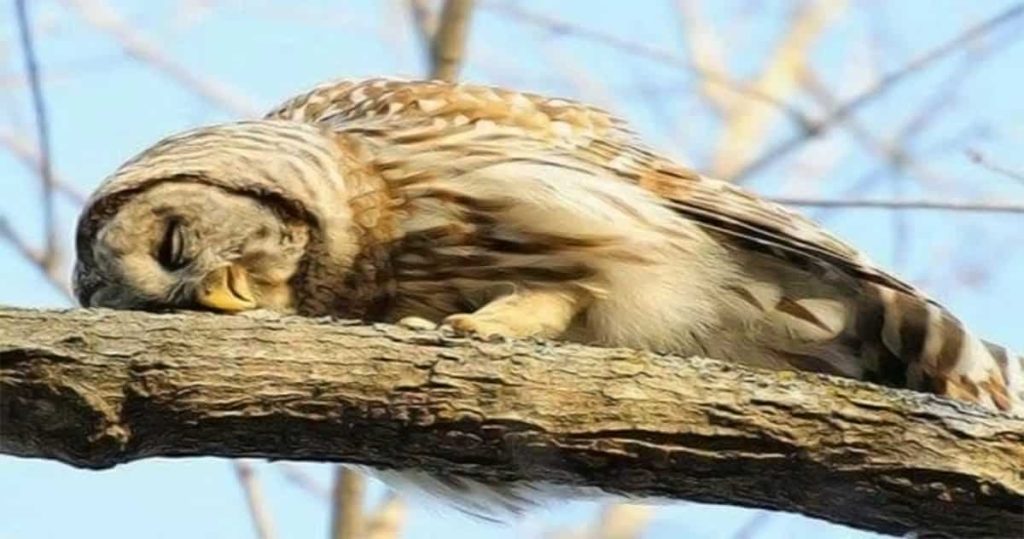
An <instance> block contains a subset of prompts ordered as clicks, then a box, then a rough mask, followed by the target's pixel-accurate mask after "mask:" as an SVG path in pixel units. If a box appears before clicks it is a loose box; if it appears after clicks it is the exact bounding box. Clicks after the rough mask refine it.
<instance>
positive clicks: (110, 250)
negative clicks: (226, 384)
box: [80, 182, 309, 312]
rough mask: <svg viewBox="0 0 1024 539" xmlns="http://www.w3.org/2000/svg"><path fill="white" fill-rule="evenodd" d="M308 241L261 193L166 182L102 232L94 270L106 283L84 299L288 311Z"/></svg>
mask: <svg viewBox="0 0 1024 539" xmlns="http://www.w3.org/2000/svg"><path fill="white" fill-rule="evenodd" d="M308 238H309V231H308V228H307V226H306V225H305V224H300V223H296V222H293V221H290V220H285V219H282V218H281V217H280V215H279V214H278V213H277V212H275V211H274V208H273V207H270V206H268V205H267V203H265V202H264V201H262V200H260V199H257V198H255V197H250V196H246V195H241V194H236V193H232V192H228V191H225V190H222V189H219V188H216V187H212V186H208V185H203V184H199V183H186V182H165V183H161V184H158V185H156V186H154V187H151V188H149V189H148V190H146V191H143V192H141V193H139V194H137V195H136V196H135V197H134V198H132V199H131V200H129V201H128V202H126V203H125V204H124V205H123V206H121V207H120V208H119V210H118V212H117V213H116V214H115V215H114V216H113V217H111V218H110V220H109V221H108V222H107V223H105V224H104V225H103V226H102V227H101V228H100V229H99V231H98V232H97V234H96V237H95V238H93V240H92V248H93V249H92V251H93V260H94V262H95V266H96V267H95V268H90V270H91V271H93V272H99V273H100V277H101V278H102V282H103V284H102V285H101V286H100V287H99V288H98V289H96V290H95V291H93V292H92V293H91V294H90V295H89V296H88V297H81V298H80V300H81V301H82V303H83V304H84V305H86V306H96V307H113V308H157V309H160V308H203V309H210V310H215V311H222V312H237V311H244V310H250V309H261V308H262V309H272V310H277V311H284V312H288V311H290V310H292V308H293V301H292V291H291V286H290V284H289V282H290V280H291V279H292V277H294V276H295V274H296V272H297V271H298V268H299V263H300V260H301V258H302V256H303V254H304V253H305V248H306V245H307V243H308ZM80 263H81V262H80Z"/></svg>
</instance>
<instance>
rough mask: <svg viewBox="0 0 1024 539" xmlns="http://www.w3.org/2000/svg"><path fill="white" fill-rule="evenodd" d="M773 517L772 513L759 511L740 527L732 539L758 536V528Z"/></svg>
mask: <svg viewBox="0 0 1024 539" xmlns="http://www.w3.org/2000/svg"><path fill="white" fill-rule="evenodd" d="M771 518H772V513H770V512H768V511H758V512H757V514H755V515H754V516H752V517H750V520H748V521H747V522H746V523H745V524H743V526H742V527H740V529H738V530H736V533H734V534H733V536H732V538H731V539H754V538H755V537H756V536H757V532H758V530H760V529H761V528H762V527H764V523H765V522H768V521H769V520H771Z"/></svg>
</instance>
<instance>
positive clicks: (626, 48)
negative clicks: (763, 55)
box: [478, 0, 812, 126]
mask: <svg viewBox="0 0 1024 539" xmlns="http://www.w3.org/2000/svg"><path fill="white" fill-rule="evenodd" d="M478 1H479V2H480V5H481V7H484V8H486V9H489V10H491V11H494V12H497V13H501V14H504V15H506V16H508V17H510V18H514V19H516V20H519V21H522V22H524V23H527V24H532V25H534V26H538V27H540V28H544V29H546V30H548V31H549V32H551V33H552V34H555V35H571V36H573V37H576V38H579V39H585V40H588V41H592V42H595V43H600V44H602V45H604V46H607V47H611V48H613V49H616V50H619V51H622V52H625V53H628V54H632V55H634V56H638V57H641V58H646V59H648V60H651V61H654V62H658V63H661V64H664V65H667V66H672V67H676V68H679V69H682V70H685V71H687V72H690V73H692V74H694V75H696V76H698V77H701V78H703V79H706V80H707V81H709V82H712V83H714V84H719V85H721V86H722V87H723V88H726V89H728V90H729V91H732V92H736V93H737V94H740V95H742V96H745V97H747V98H749V99H755V100H758V101H762V102H764V103H768V104H770V105H772V106H774V107H776V108H778V109H779V111H781V112H783V113H784V114H786V115H787V116H788V117H789V118H790V119H791V120H792V121H793V122H794V123H796V124H798V125H800V126H809V125H811V122H812V120H811V119H810V118H808V117H807V116H806V115H805V114H804V113H803V112H801V111H800V110H798V109H796V108H795V107H793V106H792V105H790V104H788V103H784V102H782V101H779V100H778V99H776V98H775V97H774V96H771V95H767V94H764V93H762V92H759V91H758V90H757V89H756V88H753V87H751V85H749V84H747V83H744V82H743V81H737V80H735V79H731V78H729V77H728V75H727V74H725V73H719V72H717V71H713V70H711V71H709V70H705V69H704V68H703V67H701V66H700V65H698V64H695V63H693V62H691V61H690V60H688V59H687V58H685V57H682V56H679V55H677V54H675V53H673V52H671V51H667V50H664V49H660V48H658V47H653V46H651V45H647V44H645V43H641V42H638V41H631V40H629V39H625V38H621V37H619V36H616V35H614V34H607V33H605V32H601V31H598V30H593V29H590V28H586V27H583V26H580V25H577V24H574V23H572V22H569V21H565V20H562V19H558V18H556V17H550V16H547V15H543V14H541V13H537V12H533V11H528V10H526V9H523V8H521V7H519V6H518V5H516V4H513V3H507V2H495V1H493V0H478Z"/></svg>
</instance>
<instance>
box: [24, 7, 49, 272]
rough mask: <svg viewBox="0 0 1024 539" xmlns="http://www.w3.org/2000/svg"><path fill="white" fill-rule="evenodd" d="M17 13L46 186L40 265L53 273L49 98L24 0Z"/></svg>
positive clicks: (40, 177)
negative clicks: (47, 104)
mask: <svg viewBox="0 0 1024 539" xmlns="http://www.w3.org/2000/svg"><path fill="white" fill-rule="evenodd" d="M14 5H15V11H16V12H17V18H18V36H19V37H20V39H21V51H22V56H23V57H24V60H25V73H26V75H27V77H28V80H29V88H30V89H31V92H32V112H33V114H34V115H35V124H36V144H37V147H38V148H39V152H38V153H39V156H40V158H39V163H38V164H39V169H38V171H39V179H40V180H41V182H42V185H43V189H42V191H43V200H42V208H43V227H44V231H45V232H44V234H45V239H44V242H45V243H44V244H43V250H42V252H41V253H40V256H39V260H38V264H39V265H40V266H41V267H42V268H43V269H44V271H46V272H47V273H51V272H53V271H54V268H55V267H56V265H57V264H58V259H59V257H60V246H59V244H58V243H57V216H56V214H55V212H54V209H53V190H54V182H53V165H52V159H51V152H50V122H49V118H48V114H47V107H46V96H45V95H44V94H43V85H42V81H41V78H40V75H39V62H38V60H37V59H36V50H35V44H34V42H33V37H32V24H31V23H30V22H29V18H28V8H27V7H26V6H25V0H15V3H14Z"/></svg>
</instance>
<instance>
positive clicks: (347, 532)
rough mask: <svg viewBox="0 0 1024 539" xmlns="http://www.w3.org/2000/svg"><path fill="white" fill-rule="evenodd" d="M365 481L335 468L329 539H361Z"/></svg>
mask: <svg viewBox="0 0 1024 539" xmlns="http://www.w3.org/2000/svg"><path fill="white" fill-rule="evenodd" d="M365 493H366V480H365V479H363V477H362V476H361V475H359V474H358V473H356V472H354V471H352V470H350V469H348V468H346V467H344V466H336V467H335V471H334V493H333V497H332V502H331V503H332V506H333V510H332V511H331V539H361V537H362V531H363V496H364V495H365Z"/></svg>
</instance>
